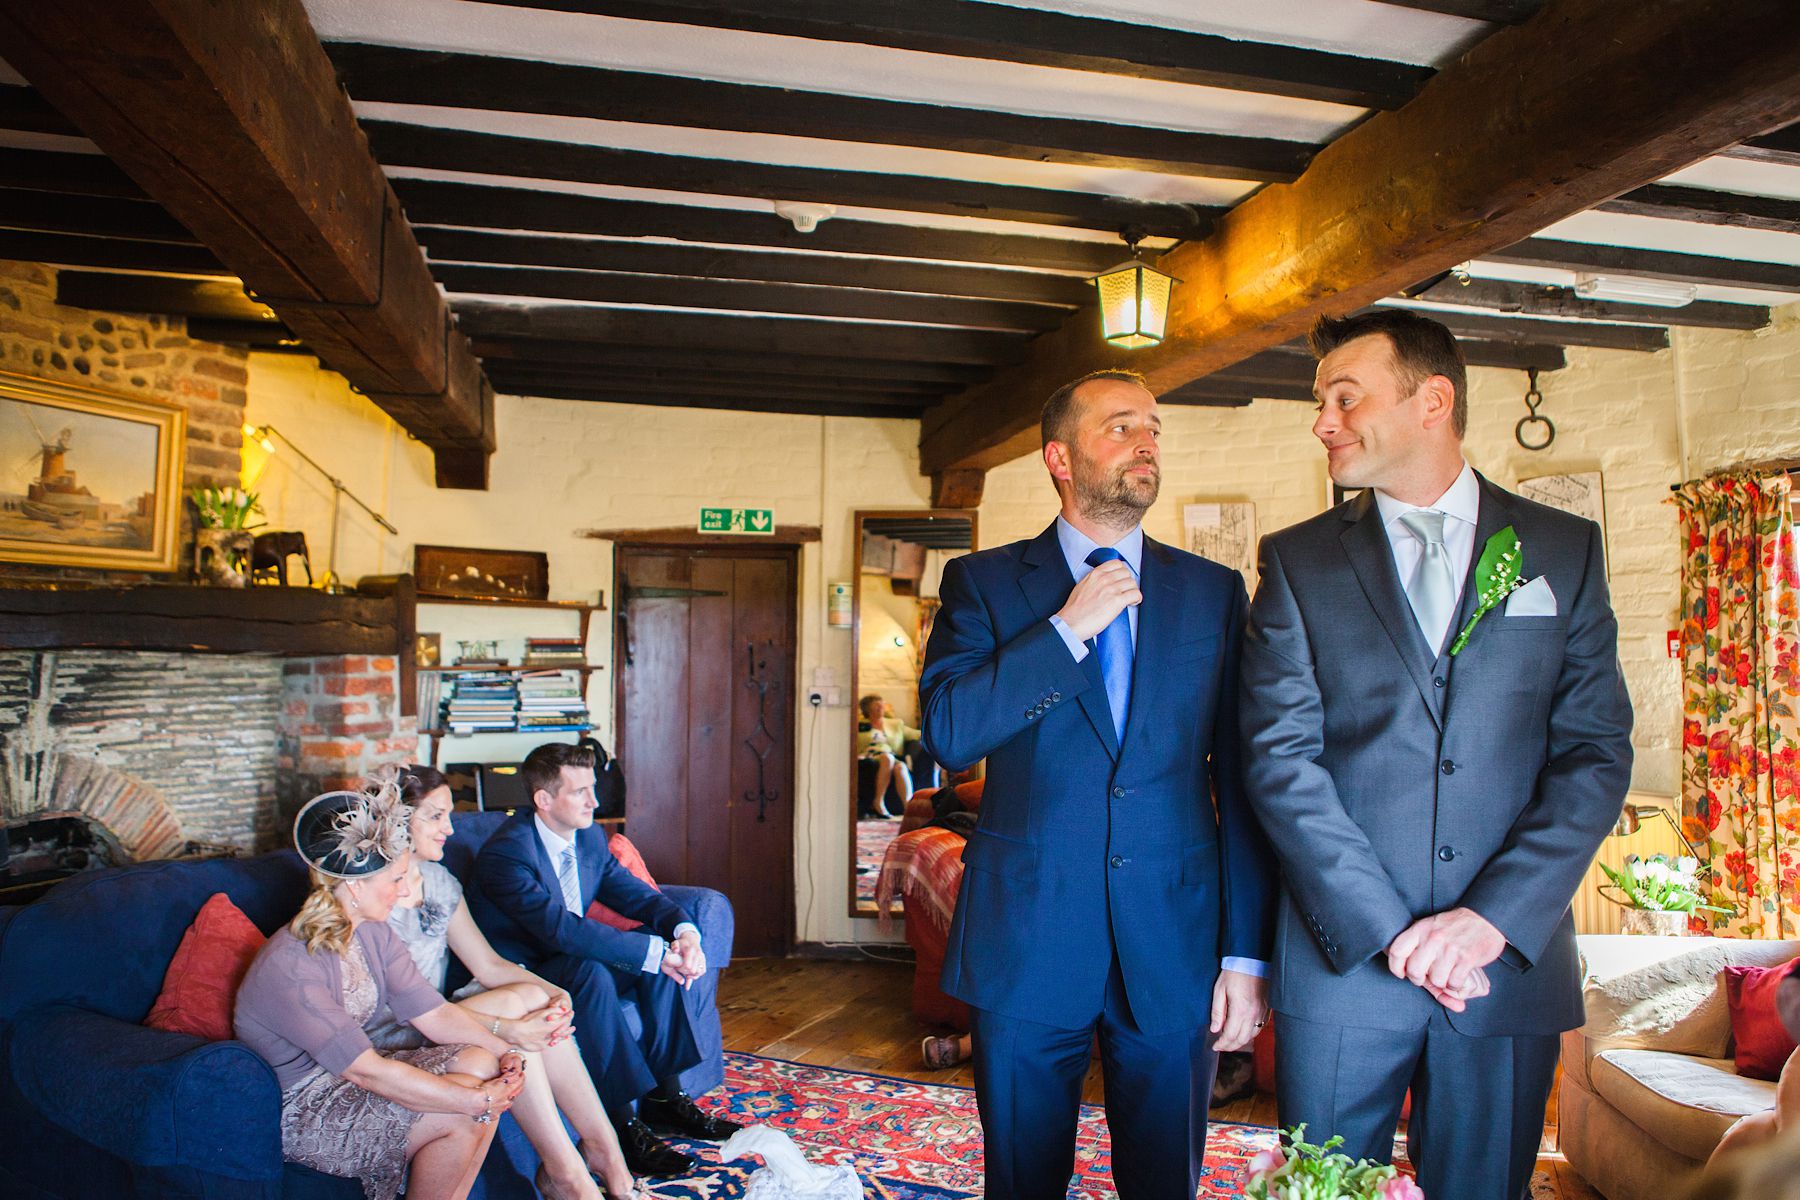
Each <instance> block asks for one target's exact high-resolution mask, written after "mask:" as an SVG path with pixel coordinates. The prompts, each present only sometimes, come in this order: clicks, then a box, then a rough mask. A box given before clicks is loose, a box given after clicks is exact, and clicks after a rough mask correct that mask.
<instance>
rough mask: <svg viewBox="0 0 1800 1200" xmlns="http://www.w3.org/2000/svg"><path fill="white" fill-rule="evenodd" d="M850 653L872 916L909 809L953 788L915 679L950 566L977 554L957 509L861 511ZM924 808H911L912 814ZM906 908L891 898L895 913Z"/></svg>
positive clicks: (856, 776)
mask: <svg viewBox="0 0 1800 1200" xmlns="http://www.w3.org/2000/svg"><path fill="white" fill-rule="evenodd" d="M852 544H853V545H855V546H856V547H858V554H857V570H856V580H855V588H854V591H853V592H852V605H853V607H852V615H851V633H850V636H851V651H850V703H851V710H850V745H849V746H848V747H847V749H846V753H847V754H848V756H849V773H850V805H851V813H850V915H851V916H852V917H872V916H875V915H876V906H875V891H876V885H877V883H878V881H879V879H880V875H881V864H882V860H883V858H884V857H885V856H886V855H887V851H888V846H889V844H890V843H892V842H893V841H894V839H895V837H896V836H898V835H899V833H900V830H901V827H902V825H903V824H905V825H907V826H908V827H909V828H910V827H911V826H912V825H913V824H916V823H918V818H917V817H915V819H914V820H913V821H905V820H904V817H905V813H906V805H907V802H908V801H909V800H912V799H914V798H915V797H919V798H920V803H921V804H922V803H923V802H924V797H922V796H920V794H921V793H923V792H926V791H927V790H928V789H931V788H936V787H938V786H940V785H942V784H943V783H945V782H947V780H946V779H945V778H944V773H943V772H942V770H941V769H940V768H939V767H938V764H936V763H935V762H933V761H932V760H931V757H930V756H929V755H928V754H927V753H926V752H925V747H924V746H923V745H921V744H920V742H919V671H920V669H921V668H922V667H923V666H924V663H925V641H926V639H927V638H928V637H930V635H931V622H932V620H933V618H935V617H936V616H937V610H938V583H939V581H940V580H941V579H942V578H943V574H944V564H945V563H946V562H948V561H949V560H950V559H952V558H955V557H956V556H958V555H960V554H967V553H968V552H969V551H970V550H973V549H974V548H975V514H974V512H972V511H970V510H968V509H959V508H921V509H911V510H881V511H859V512H858V513H857V514H856V528H855V538H854V541H853V543H852ZM917 811H918V807H917V806H915V812H917ZM900 905H901V900H900V898H899V895H898V889H896V891H895V899H894V903H893V906H892V907H893V910H894V911H899V908H900Z"/></svg>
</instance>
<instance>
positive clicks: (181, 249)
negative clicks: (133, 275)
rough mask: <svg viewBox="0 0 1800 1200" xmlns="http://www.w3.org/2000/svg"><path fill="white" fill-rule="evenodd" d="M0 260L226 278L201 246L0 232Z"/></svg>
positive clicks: (216, 261) (4, 230)
mask: <svg viewBox="0 0 1800 1200" xmlns="http://www.w3.org/2000/svg"><path fill="white" fill-rule="evenodd" d="M0 258H12V259H21V260H23V261H25V262H41V263H51V264H54V265H57V266H70V267H104V268H107V269H111V270H134V271H174V272H179V273H181V274H184V275H228V274H230V272H229V271H227V270H226V269H225V268H224V267H223V266H221V265H220V263H219V260H218V259H217V258H215V257H213V252H212V251H210V250H208V249H207V248H206V247H204V246H178V245H174V244H172V243H169V242H136V241H128V240H126V239H124V238H108V237H86V236H83V235H81V234H71V233H32V232H21V231H19V230H15V229H0Z"/></svg>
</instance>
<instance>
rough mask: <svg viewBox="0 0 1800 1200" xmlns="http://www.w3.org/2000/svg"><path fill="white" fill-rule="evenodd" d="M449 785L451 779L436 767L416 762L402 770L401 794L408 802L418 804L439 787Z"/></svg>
mask: <svg viewBox="0 0 1800 1200" xmlns="http://www.w3.org/2000/svg"><path fill="white" fill-rule="evenodd" d="M449 786H450V781H449V780H448V779H446V778H444V773H443V772H442V771H440V770H438V769H437V768H436V767H427V766H422V765H420V764H418V763H414V764H413V765H412V766H409V767H407V768H406V769H405V770H403V771H401V772H400V796H401V798H402V799H403V800H405V801H406V802H407V803H408V804H417V803H418V802H419V801H421V800H423V799H424V798H425V797H427V796H429V795H430V794H431V793H433V792H435V791H437V790H438V789H439V788H441V787H449Z"/></svg>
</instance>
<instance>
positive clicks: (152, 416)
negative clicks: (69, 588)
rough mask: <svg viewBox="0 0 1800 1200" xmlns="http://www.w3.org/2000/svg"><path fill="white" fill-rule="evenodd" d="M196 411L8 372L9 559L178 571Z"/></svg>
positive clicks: (2, 537)
mask: <svg viewBox="0 0 1800 1200" xmlns="http://www.w3.org/2000/svg"><path fill="white" fill-rule="evenodd" d="M186 447H187V412H186V411H185V410H184V409H181V408H179V407H177V406H175V405H172V404H163V403H160V402H158V401H154V400H146V399H143V398H141V397H137V396H123V395H118V394H116V393H112V392H102V391H98V390H95V389H93V388H87V387H78V386H75V385H73V384H66V383H53V382H51V381H49V380H45V379H34V378H32V377H30V376H27V375H15V374H12V373H10V372H6V371H0V561H6V562H20V563H41V564H45V565H49V566H59V567H89V568H95V569H101V570H124V571H173V570H175V567H176V558H177V556H178V555H179V553H180V549H181V537H180V533H181V500H182V493H181V482H182V465H183V460H184V459H185V457H186Z"/></svg>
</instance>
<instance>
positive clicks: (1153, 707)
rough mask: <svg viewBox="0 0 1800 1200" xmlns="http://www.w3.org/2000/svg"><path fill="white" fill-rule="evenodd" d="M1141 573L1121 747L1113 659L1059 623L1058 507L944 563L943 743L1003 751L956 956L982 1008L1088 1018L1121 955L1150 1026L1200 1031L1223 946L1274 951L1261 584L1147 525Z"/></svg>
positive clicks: (1247, 952)
mask: <svg viewBox="0 0 1800 1200" xmlns="http://www.w3.org/2000/svg"><path fill="white" fill-rule="evenodd" d="M1140 584H1141V589H1142V591H1143V594H1144V601H1143V604H1142V606H1141V607H1140V608H1139V611H1138V630H1137V635H1138V636H1137V653H1136V665H1135V668H1134V670H1133V673H1132V698H1131V710H1130V717H1129V720H1128V723H1127V725H1126V727H1125V736H1124V744H1123V745H1122V746H1121V745H1120V744H1119V741H1118V738H1117V737H1116V735H1115V734H1114V731H1113V720H1112V712H1111V709H1110V708H1109V707H1108V705H1107V699H1106V686H1105V683H1104V682H1103V680H1102V677H1101V673H1100V656H1099V655H1098V654H1097V653H1093V652H1092V651H1090V652H1089V654H1088V655H1087V657H1086V658H1084V659H1083V660H1082V661H1081V662H1080V663H1079V664H1077V663H1076V661H1075V659H1074V657H1073V656H1072V655H1071V654H1070V653H1069V648H1068V646H1067V645H1065V644H1064V642H1063V640H1062V637H1061V635H1060V634H1058V633H1057V631H1056V629H1055V627H1053V626H1052V625H1051V624H1050V620H1049V618H1050V617H1051V615H1052V614H1054V613H1055V612H1056V611H1057V610H1058V609H1060V608H1061V607H1062V605H1063V602H1064V601H1066V600H1067V599H1068V597H1069V592H1070V591H1071V590H1072V589H1073V588H1074V586H1075V581H1074V579H1073V578H1072V577H1071V576H1070V574H1069V567H1068V563H1067V562H1066V561H1065V560H1064V558H1063V553H1062V548H1061V546H1060V545H1059V544H1058V543H1057V539H1056V527H1055V525H1054V524H1052V525H1051V527H1050V528H1049V529H1046V530H1045V531H1044V532H1043V533H1042V534H1040V535H1039V536H1038V537H1036V538H1034V539H1032V540H1030V541H1023V542H1015V543H1013V544H1011V545H1008V546H1001V547H999V548H997V549H993V550H984V551H981V552H980V553H978V554H970V555H967V556H965V557H962V558H957V559H952V560H951V561H950V563H949V564H948V565H947V566H946V568H945V570H944V579H943V584H942V589H941V594H942V598H943V608H942V610H941V611H940V612H939V613H938V616H937V619H936V623H935V624H934V626H933V627H932V631H931V640H930V642H929V643H928V644H927V647H926V653H925V669H924V672H923V674H922V676H921V678H920V681H919V690H920V698H921V702H922V705H923V712H924V715H923V718H922V729H923V733H924V742H925V744H926V746H927V748H929V750H930V751H931V754H932V756H933V757H934V758H936V759H937V760H938V761H939V762H940V763H943V764H944V765H945V766H948V767H950V768H952V769H960V768H964V767H967V766H969V765H971V764H973V763H974V762H976V761H977V760H979V759H981V758H984V757H985V758H986V759H987V784H986V788H985V790H984V791H983V793H982V801H981V817H980V823H979V825H978V826H977V828H976V831H975V833H974V834H973V836H971V837H970V838H969V842H968V845H967V846H966V847H965V848H964V850H963V864H964V873H963V879H962V889H961V892H960V893H959V895H958V898H957V905H956V915H955V918H954V919H953V921H952V923H951V927H950V941H949V945H948V947H947V949H946V951H945V955H944V971H943V986H944V990H945V991H946V992H948V993H950V994H951V995H953V996H956V997H958V998H959V999H962V1000H965V1001H967V1002H968V1003H970V1004H972V1005H974V1006H975V1007H977V1008H981V1009H985V1010H988V1011H990V1012H996V1013H1000V1014H1002V1015H1004V1016H1009V1017H1015V1018H1018V1019H1020V1020H1026V1021H1035V1022H1037V1023H1040V1024H1045V1025H1052V1026H1056V1027H1059V1028H1064V1029H1076V1028H1080V1027H1081V1026H1083V1025H1085V1024H1087V1023H1089V1022H1091V1021H1093V1020H1094V1019H1096V1018H1097V1017H1098V1016H1099V1014H1100V1011H1101V1008H1102V1004H1103V1001H1104V997H1105V989H1106V980H1107V975H1108V972H1109V971H1110V970H1111V967H1112V962H1113V958H1114V956H1115V954H1116V955H1117V957H1118V961H1119V967H1120V970H1121V972H1122V974H1123V977H1124V981H1125V990H1126V996H1127V998H1128V1000H1129V1001H1130V1004H1131V1011H1132V1016H1133V1018H1134V1019H1135V1020H1136V1022H1137V1024H1138V1026H1139V1028H1140V1029H1142V1030H1143V1031H1144V1032H1146V1033H1162V1032H1175V1031H1180V1030H1187V1031H1191V1030H1194V1029H1197V1028H1199V1027H1200V1026H1202V1025H1204V1024H1205V1023H1206V1022H1207V1021H1208V1020H1209V1017H1210V1009H1211V1004H1212V987H1213V982H1214V980H1215V979H1216V978H1217V977H1218V972H1219V960H1220V959H1221V958H1222V957H1226V956H1241V957H1245V958H1259V959H1267V958H1268V957H1269V953H1270V945H1271V939H1272V937H1273V920H1274V904H1273V900H1274V891H1275V869H1274V861H1273V857H1272V855H1271V853H1270V851H1269V848H1268V845H1267V843H1266V841H1265V840H1264V838H1263V835H1262V831H1261V828H1260V827H1259V826H1258V825H1257V822H1256V819H1255V817H1254V816H1252V814H1251V812H1250V810H1249V808H1248V807H1247V805H1246V803H1245V799H1244V789H1243V779H1242V776H1243V772H1242V768H1241V764H1240V757H1239V756H1240V747H1239V741H1238V727H1237V674H1238V648H1239V640H1240V634H1241V631H1242V628H1243V620H1244V612H1245V608H1246V601H1245V596H1244V584H1243V580H1242V579H1241V578H1240V577H1239V576H1238V574H1237V572H1235V571H1232V570H1230V569H1228V568H1226V567H1222V566H1220V565H1219V564H1218V563H1214V562H1209V561H1207V560H1206V559H1203V558H1200V557H1198V556H1196V555H1192V554H1188V553H1186V552H1184V551H1181V550H1175V549H1172V548H1171V547H1168V546H1164V545H1161V544H1159V543H1157V542H1154V541H1152V540H1150V539H1149V538H1148V537H1146V538H1145V539H1144V554H1143V562H1142V564H1141V573H1140Z"/></svg>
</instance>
